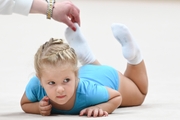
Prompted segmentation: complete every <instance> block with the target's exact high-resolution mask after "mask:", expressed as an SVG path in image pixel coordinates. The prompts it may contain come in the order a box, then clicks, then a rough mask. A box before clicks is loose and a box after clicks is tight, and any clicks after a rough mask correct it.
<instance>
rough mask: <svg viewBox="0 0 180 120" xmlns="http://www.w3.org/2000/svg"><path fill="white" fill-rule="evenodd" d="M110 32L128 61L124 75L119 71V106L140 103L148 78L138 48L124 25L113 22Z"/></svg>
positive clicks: (146, 87) (145, 91)
mask: <svg viewBox="0 0 180 120" xmlns="http://www.w3.org/2000/svg"><path fill="white" fill-rule="evenodd" d="M112 32H113V35H114V37H115V38H116V39H117V40H118V42H119V43H120V44H121V45H122V52H123V56H124V58H125V59H126V60H127V62H128V64H127V68H126V70H125V73H124V75H123V74H121V73H119V76H120V87H119V91H120V93H121V95H122V104H121V106H136V105H141V104H142V103H143V101H144V99H145V96H146V94H147V91H148V78H147V73H146V67H145V64H144V61H143V59H142V55H141V52H140V49H139V47H138V45H137V43H136V41H135V40H134V39H133V37H132V35H131V33H130V31H129V30H128V28H127V27H126V26H125V25H123V24H113V25H112Z"/></svg>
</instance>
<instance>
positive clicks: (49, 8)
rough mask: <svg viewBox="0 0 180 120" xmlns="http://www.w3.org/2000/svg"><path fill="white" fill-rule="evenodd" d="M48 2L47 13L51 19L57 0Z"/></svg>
mask: <svg viewBox="0 0 180 120" xmlns="http://www.w3.org/2000/svg"><path fill="white" fill-rule="evenodd" d="M46 2H47V3H48V6H47V13H46V15H47V19H51V17H52V14H53V8H54V3H55V0H46Z"/></svg>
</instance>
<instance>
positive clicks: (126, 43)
mask: <svg viewBox="0 0 180 120" xmlns="http://www.w3.org/2000/svg"><path fill="white" fill-rule="evenodd" d="M111 29H112V32H113V35H114V37H115V38H116V39H117V40H118V41H119V43H121V45H122V53H123V56H124V58H126V59H127V62H128V63H129V64H132V65H136V64H139V63H140V62H141V61H142V55H141V52H140V49H139V47H138V45H137V43H136V41H135V40H134V39H133V37H132V35H131V33H130V31H129V30H128V28H127V27H126V26H125V25H123V24H120V23H113V24H112V26H111Z"/></svg>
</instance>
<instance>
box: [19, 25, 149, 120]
mask: <svg viewBox="0 0 180 120" xmlns="http://www.w3.org/2000/svg"><path fill="white" fill-rule="evenodd" d="M75 25H76V29H77V30H76V32H74V31H72V30H71V29H70V28H67V29H66V32H65V36H66V39H67V41H68V43H69V45H70V46H69V45H68V44H66V43H63V41H62V40H61V39H60V40H59V39H50V40H49V41H48V42H46V43H45V44H43V45H42V46H41V47H40V48H39V49H38V51H37V53H36V55H35V60H34V65H35V70H36V76H34V77H33V78H31V80H30V81H29V83H28V85H27V86H26V90H25V93H24V94H23V96H22V99H21V107H22V109H23V110H24V112H26V113H34V114H41V115H45V116H47V115H50V114H79V115H87V116H88V117H90V116H94V117H99V116H107V115H108V114H110V113H112V112H113V111H114V110H115V109H116V108H118V107H121V106H137V105H141V104H142V103H143V101H144V99H145V96H146V94H147V90H148V78H147V74H146V68H145V64H144V61H143V59H142V56H141V53H140V49H139V47H138V45H137V44H136V42H135V40H134V39H133V38H132V36H131V34H130V32H129V30H128V28H127V27H126V26H125V25H122V24H113V25H112V32H113V35H114V37H115V38H116V39H117V40H118V42H119V43H120V44H121V45H122V52H123V56H124V57H125V58H126V59H127V62H128V63H127V69H126V71H125V73H124V75H123V74H122V73H120V72H119V71H117V70H115V69H114V68H112V67H110V66H106V65H100V63H99V62H98V61H97V60H96V59H95V57H94V55H93V53H92V52H91V50H90V48H89V46H88V44H87V41H86V39H85V38H84V37H83V35H82V33H81V31H80V28H79V26H78V24H75ZM77 58H78V59H79V61H80V62H81V64H82V65H83V66H81V67H80V68H78V67H77V63H78V61H77Z"/></svg>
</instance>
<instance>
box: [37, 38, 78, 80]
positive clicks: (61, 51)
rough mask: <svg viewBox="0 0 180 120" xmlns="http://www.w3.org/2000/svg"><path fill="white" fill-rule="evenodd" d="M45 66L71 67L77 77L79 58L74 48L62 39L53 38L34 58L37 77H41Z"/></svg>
mask: <svg viewBox="0 0 180 120" xmlns="http://www.w3.org/2000/svg"><path fill="white" fill-rule="evenodd" d="M44 65H52V66H56V65H60V66H64V65H70V66H71V67H72V68H73V70H74V71H75V72H76V75H77V56H76V53H75V51H74V49H73V48H71V47H70V46H69V45H68V44H66V43H64V42H63V40H62V39H54V38H51V39H50V40H49V41H48V42H46V43H45V44H43V45H41V46H40V48H39V49H38V51H37V52H36V54H35V56H34V67H35V71H36V75H37V77H39V78H40V77H41V75H42V70H43V68H44Z"/></svg>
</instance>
